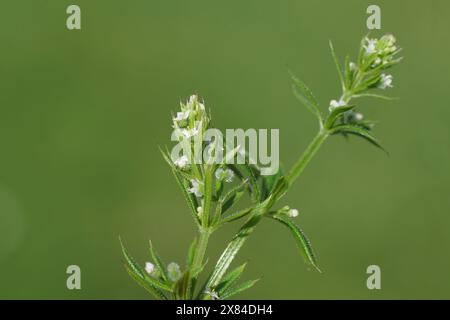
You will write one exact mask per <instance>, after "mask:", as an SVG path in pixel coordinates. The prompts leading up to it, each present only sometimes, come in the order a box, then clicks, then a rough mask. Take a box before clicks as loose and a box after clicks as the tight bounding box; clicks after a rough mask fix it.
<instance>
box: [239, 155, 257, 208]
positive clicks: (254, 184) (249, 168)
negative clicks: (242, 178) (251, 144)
mask: <svg viewBox="0 0 450 320" xmlns="http://www.w3.org/2000/svg"><path fill="white" fill-rule="evenodd" d="M245 161H246V163H245V164H243V165H242V168H243V169H244V171H245V173H246V175H247V177H248V178H249V182H250V186H251V190H252V194H251V198H252V200H253V202H258V201H259V199H260V198H261V190H260V189H259V185H258V179H257V177H256V175H255V172H254V170H253V168H252V166H251V165H250V164H249V163H248V160H247V159H246V160H245Z"/></svg>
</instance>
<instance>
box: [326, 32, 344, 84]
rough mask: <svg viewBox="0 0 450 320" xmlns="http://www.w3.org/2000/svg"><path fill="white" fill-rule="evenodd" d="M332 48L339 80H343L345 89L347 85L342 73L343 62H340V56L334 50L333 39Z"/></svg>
mask: <svg viewBox="0 0 450 320" xmlns="http://www.w3.org/2000/svg"><path fill="white" fill-rule="evenodd" d="M330 50H331V55H332V56H333V61H334V64H335V65H336V70H337V72H338V75H339V80H340V81H341V85H342V89H343V90H344V91H345V88H346V86H345V80H344V75H343V74H342V68H341V64H340V63H339V60H338V57H337V56H336V52H335V51H334V46H333V42H331V40H330Z"/></svg>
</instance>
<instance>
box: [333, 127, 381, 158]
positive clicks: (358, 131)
mask: <svg viewBox="0 0 450 320" xmlns="http://www.w3.org/2000/svg"><path fill="white" fill-rule="evenodd" d="M336 133H344V134H353V135H356V136H359V137H361V138H364V139H365V140H367V141H368V142H370V143H371V144H373V145H374V146H376V147H377V148H380V149H381V150H383V151H384V152H385V153H386V154H389V153H388V152H387V151H386V150H385V149H384V148H383V147H382V146H381V144H380V142H379V141H378V140H377V139H376V138H375V137H374V136H373V135H372V134H370V132H369V131H367V130H366V129H364V128H362V127H360V126H357V125H350V124H347V125H339V126H337V127H335V128H333V130H332V134H336Z"/></svg>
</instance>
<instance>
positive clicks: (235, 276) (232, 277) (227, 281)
mask: <svg viewBox="0 0 450 320" xmlns="http://www.w3.org/2000/svg"><path fill="white" fill-rule="evenodd" d="M246 265H247V263H244V264H242V265H240V266H239V267H237V268H236V269H234V270H232V271H230V272H229V273H228V274H226V275H225V276H224V277H223V279H222V282H220V283H219V284H218V285H217V287H216V288H215V291H216V292H217V293H218V294H219V296H220V295H221V294H222V293H223V292H225V291H226V290H227V289H228V288H230V287H231V286H232V285H233V284H235V283H236V281H237V280H239V278H240V277H241V275H242V273H243V272H244V270H245V266H246Z"/></svg>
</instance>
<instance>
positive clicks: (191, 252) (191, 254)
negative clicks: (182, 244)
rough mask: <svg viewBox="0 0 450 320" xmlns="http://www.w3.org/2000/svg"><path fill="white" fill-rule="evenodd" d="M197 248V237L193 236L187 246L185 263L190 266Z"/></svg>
mask: <svg viewBox="0 0 450 320" xmlns="http://www.w3.org/2000/svg"><path fill="white" fill-rule="evenodd" d="M196 248H197V238H194V240H193V241H192V243H191V245H190V246H189V250H188V256H187V261H186V262H187V265H188V266H189V267H190V266H192V262H193V261H194V256H195V249H196Z"/></svg>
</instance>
